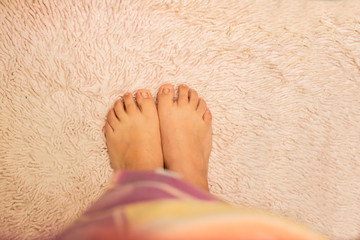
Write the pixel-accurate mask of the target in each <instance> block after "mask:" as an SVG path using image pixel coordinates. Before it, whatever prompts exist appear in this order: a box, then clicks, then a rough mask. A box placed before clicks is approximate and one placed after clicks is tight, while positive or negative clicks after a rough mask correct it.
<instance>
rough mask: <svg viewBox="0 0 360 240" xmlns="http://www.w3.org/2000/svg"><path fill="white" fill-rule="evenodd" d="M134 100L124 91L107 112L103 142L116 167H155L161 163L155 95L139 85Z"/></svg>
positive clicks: (159, 166)
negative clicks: (139, 87)
mask: <svg viewBox="0 0 360 240" xmlns="http://www.w3.org/2000/svg"><path fill="white" fill-rule="evenodd" d="M142 93H143V94H142ZM136 102H137V104H136V103H135V102H134V100H133V97H132V95H131V93H127V94H125V95H124V96H123V101H122V100H118V101H116V102H115V104H114V108H113V109H111V110H110V111H109V113H108V115H107V122H106V124H105V135H106V144H107V147H108V152H109V156H110V163H111V166H112V168H113V169H114V170H115V171H117V170H154V169H157V168H163V166H164V163H163V155H162V150H161V138H160V130H159V119H158V115H157V110H156V105H155V102H154V99H153V97H152V96H151V93H150V92H149V91H148V90H146V89H142V90H139V91H138V92H137V93H136Z"/></svg>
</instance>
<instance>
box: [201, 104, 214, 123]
mask: <svg viewBox="0 0 360 240" xmlns="http://www.w3.org/2000/svg"><path fill="white" fill-rule="evenodd" d="M203 119H204V121H205V122H207V123H210V122H211V119H212V115H211V112H210V110H209V109H208V108H207V109H206V110H205V113H204V115H203Z"/></svg>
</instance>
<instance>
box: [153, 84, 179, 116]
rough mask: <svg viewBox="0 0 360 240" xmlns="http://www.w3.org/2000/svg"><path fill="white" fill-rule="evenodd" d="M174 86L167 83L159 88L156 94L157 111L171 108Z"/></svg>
mask: <svg viewBox="0 0 360 240" xmlns="http://www.w3.org/2000/svg"><path fill="white" fill-rule="evenodd" d="M174 93H175V90H174V86H173V85H171V84H169V83H167V84H164V85H162V86H161V87H160V89H159V92H158V94H157V102H158V109H159V111H162V110H163V109H167V108H169V107H171V106H172V105H173V103H174Z"/></svg>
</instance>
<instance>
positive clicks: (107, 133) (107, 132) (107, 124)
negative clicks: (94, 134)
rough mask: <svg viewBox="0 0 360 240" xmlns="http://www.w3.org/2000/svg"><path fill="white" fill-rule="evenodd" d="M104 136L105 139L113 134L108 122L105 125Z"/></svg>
mask: <svg viewBox="0 0 360 240" xmlns="http://www.w3.org/2000/svg"><path fill="white" fill-rule="evenodd" d="M104 128H105V136H106V138H108V137H110V136H111V135H112V134H113V133H114V129H113V128H112V127H111V126H110V124H109V123H108V122H106V124H105V127H104Z"/></svg>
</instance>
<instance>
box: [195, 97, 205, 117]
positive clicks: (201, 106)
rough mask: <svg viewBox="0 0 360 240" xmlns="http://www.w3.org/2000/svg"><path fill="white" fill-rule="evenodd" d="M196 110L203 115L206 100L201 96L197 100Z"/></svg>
mask: <svg viewBox="0 0 360 240" xmlns="http://www.w3.org/2000/svg"><path fill="white" fill-rule="evenodd" d="M196 111H197V112H198V113H199V114H200V115H201V116H203V115H204V113H205V111H206V102H205V100H204V99H202V98H199V102H198V106H197V109H196Z"/></svg>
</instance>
